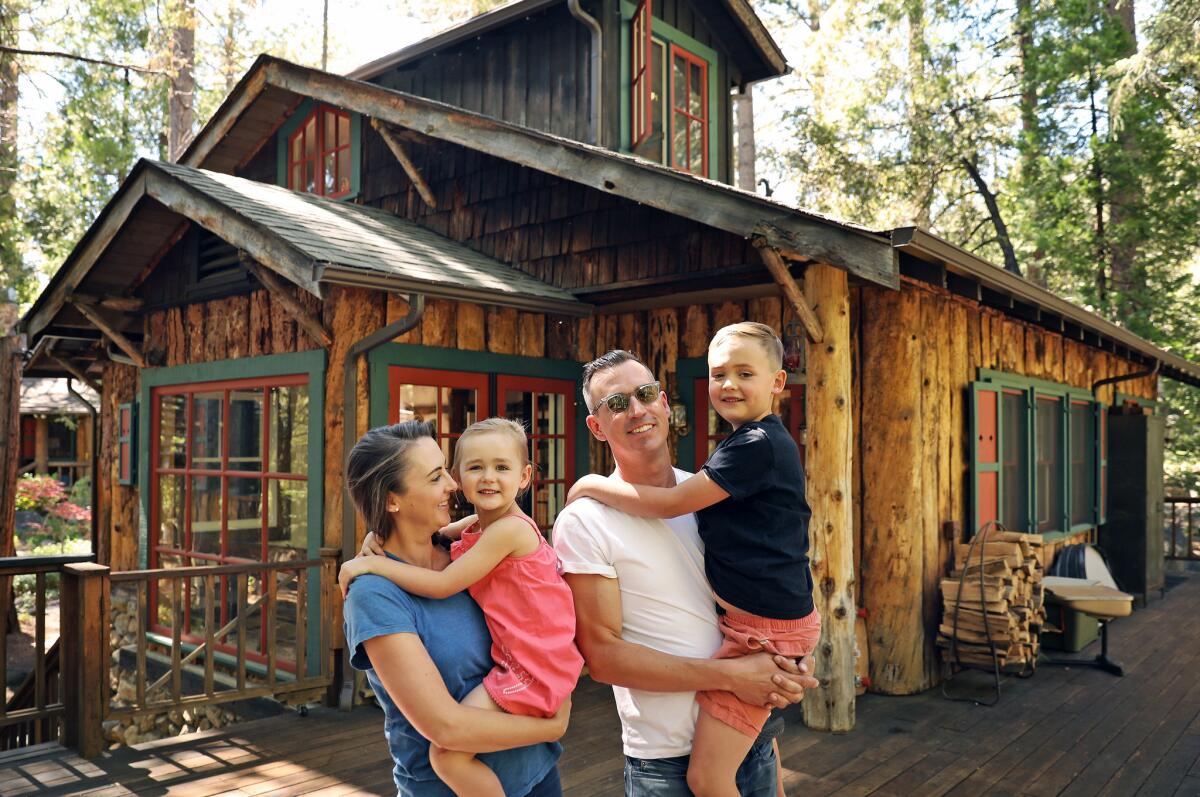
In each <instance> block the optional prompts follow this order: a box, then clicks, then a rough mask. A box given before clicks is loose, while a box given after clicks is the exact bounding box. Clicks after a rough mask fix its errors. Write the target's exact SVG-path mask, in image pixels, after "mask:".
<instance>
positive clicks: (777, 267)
mask: <svg viewBox="0 0 1200 797" xmlns="http://www.w3.org/2000/svg"><path fill="white" fill-rule="evenodd" d="M754 246H755V247H756V248H757V249H758V253H759V254H760V255H761V256H762V259H763V263H764V264H765V265H766V267H767V271H770V272H771V276H772V277H774V278H775V282H776V283H777V284H778V285H779V288H780V290H782V291H783V295H784V297H785V298H786V299H787V300H788V302H789V303H791V305H792V309H794V310H795V311H796V315H797V316H799V317H800V323H801V324H803V325H804V331H805V332H807V333H808V339H809V341H810V342H812V343H820V342H822V341H823V340H825V331H824V329H823V328H822V326H821V322H820V321H819V320H818V319H817V316H816V314H815V313H813V311H812V307H810V306H809V303H808V302H807V301H805V299H804V294H802V293H800V288H799V286H797V285H796V280H794V279H792V273H791V272H790V271H788V268H787V266H786V265H784V262H783V257H781V256H780V254H779V252H778V250H776V249H772V248H771V247H770V246H767V243H766V241H764V240H763V239H761V238H758V239H755V241H754Z"/></svg>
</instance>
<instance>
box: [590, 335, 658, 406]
mask: <svg viewBox="0 0 1200 797" xmlns="http://www.w3.org/2000/svg"><path fill="white" fill-rule="evenodd" d="M628 362H635V363H637V364H638V365H640V366H642V367H643V368H645V369H646V371H647V372H649V371H650V368H649V367H648V366H647V365H646V364H645V363H644V362H642V361H641V360H639V359H638V357H637V355H636V354H634V353H633V352H628V351H625V350H624V349H613V350H612V351H606V352H605V353H604V354H601V355H600V356H599V357H597V358H596V359H594V360H592V361H591V362H590V363H588V364H587V365H585V366H583V403H584V404H586V405H587V409H588V413H589V414H591V412H592V411H593V410H594V409H595V407H594V406H593V405H592V395H591V393H590V392H589V391H590V389H591V386H592V378H593V377H595V376H596V374H598V373H601V372H602V371H607V370H609V369H610V368H616V367H617V366H618V365H620V364H621V363H628Z"/></svg>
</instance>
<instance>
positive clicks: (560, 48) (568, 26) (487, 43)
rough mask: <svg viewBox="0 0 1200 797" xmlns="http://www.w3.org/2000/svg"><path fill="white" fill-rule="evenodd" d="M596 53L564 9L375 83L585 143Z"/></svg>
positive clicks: (458, 47)
mask: <svg viewBox="0 0 1200 797" xmlns="http://www.w3.org/2000/svg"><path fill="white" fill-rule="evenodd" d="M590 46H591V41H590V34H589V33H588V30H587V28H585V27H584V26H583V25H582V24H580V23H579V22H577V21H576V20H575V19H573V18H572V17H571V15H570V13H569V12H568V11H567V8H566V4H565V3H564V4H562V5H561V6H555V7H553V8H551V9H549V10H547V11H545V12H543V13H541V14H537V15H535V16H532V17H530V18H529V19H528V20H524V21H522V22H520V23H516V24H512V25H508V26H506V27H504V28H502V29H500V30H498V31H493V32H490V33H485V34H483V35H482V36H480V37H479V38H477V39H472V40H470V41H468V42H464V43H461V44H458V45H456V46H454V47H452V48H448V49H446V50H443V51H441V52H438V53H433V54H431V55H427V56H425V57H423V58H421V59H419V60H417V61H414V62H412V63H409V64H405V65H404V66H402V67H398V68H396V69H392V70H390V71H388V72H385V73H384V74H382V75H380V76H379V77H378V78H375V79H374V81H373V82H375V83H378V84H379V85H382V86H386V87H388V88H391V89H396V90H398V91H404V92H408V93H411V94H417V95H420V96H422V97H429V98H430V99H433V100H439V101H441V102H445V103H448V104H450V105H456V106H458V107H460V108H465V109H467V110H471V111H478V112H480V113H484V114H487V115H489V116H494V117H496V118H498V119H504V120H506V121H510V122H515V123H517V124H521V125H526V126H528V127H532V128H535V129H537V130H544V131H546V132H548V133H553V134H555V135H559V136H565V137H567V138H572V139H575V140H577V141H583V140H586V139H587V128H588V125H587V92H588V57H589V48H590Z"/></svg>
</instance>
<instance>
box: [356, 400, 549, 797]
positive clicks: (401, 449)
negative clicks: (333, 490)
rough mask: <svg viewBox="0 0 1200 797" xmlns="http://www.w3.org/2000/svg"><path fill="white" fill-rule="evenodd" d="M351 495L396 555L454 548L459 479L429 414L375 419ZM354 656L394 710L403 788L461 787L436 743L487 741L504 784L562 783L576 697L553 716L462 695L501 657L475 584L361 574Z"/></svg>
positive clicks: (518, 789)
mask: <svg viewBox="0 0 1200 797" xmlns="http://www.w3.org/2000/svg"><path fill="white" fill-rule="evenodd" d="M346 481H347V486H348V488H349V490H350V497H351V498H352V499H353V500H354V503H355V506H356V507H357V508H358V511H359V512H360V513H361V514H362V516H363V518H364V519H365V521H366V524H367V528H368V529H370V530H371V531H372V532H374V533H375V536H376V537H377V538H379V539H380V541H381V543H382V546H383V549H384V552H385V553H386V555H388V556H391V557H394V558H396V559H399V560H401V561H404V562H408V563H409V564H414V565H419V566H421V567H428V568H432V569H437V570H440V569H442V568H444V567H446V565H447V564H449V562H450V555H449V553H448V552H447V551H446V550H445V549H444V548H442V547H440V546H439V545H437V544H435V543H434V539H435V538H436V535H435V534H434V532H436V530H437V529H439V528H441V527H442V526H445V525H446V524H447V523H449V522H450V497H451V496H452V495H453V494H454V491H455V490H456V489H457V488H458V485H457V484H455V483H454V480H453V479H452V478H450V474H449V472H447V470H446V459H445V456H444V455H443V454H442V450H441V447H440V446H439V445H438V444H437V441H436V440H435V439H434V437H433V429H432V427H431V426H430V425H429V424H427V423H422V422H419V421H407V422H405V423H399V424H395V425H394V426H385V427H380V428H378V429H372V430H371V431H369V432H367V433H366V434H365V435H363V437H362V439H361V440H359V441H358V443H357V444H356V445H355V446H354V450H353V451H352V452H351V453H350V459H349V461H348V462H347V465H346ZM345 618H346V640H347V642H348V643H349V644H350V646H351V650H352V651H353V656H352V658H351V664H352V665H353V666H354V667H355V668H357V669H361V670H365V671H366V673H367V680H368V681H369V682H370V684H371V688H372V689H374V690H375V695H376V696H377V697H378V699H379V702H380V705H382V706H383V711H384V731H385V733H386V735H387V740H388V747H389V749H390V750H391V753H392V760H393V761H394V762H395V768H394V769H393V776H394V778H395V781H396V787H397V788H398V789H399V794H401V795H413V796H414V797H425V796H426V795H431V796H432V795H436V796H437V797H443V796H444V795H450V794H452V792H451V791H450V790H449V789H447V788H446V787H445V786H444V785H443V784H442V782H441V781H440V780H438V778H437V776H436V775H435V774H434V772H433V769H432V767H431V766H430V763H429V747H430V744H431V743H432V744H436V745H438V746H439V747H442V748H445V749H448V750H461V751H464V752H471V753H478V754H480V755H479V760H481V761H483V762H485V763H487V765H488V766H490V767H491V768H492V769H493V770H494V771H495V773H496V775H497V777H499V779H500V782H501V784H503V786H504V790H505V793H506V794H508V795H513V796H514V797H520V796H521V795H528V797H550V795H561V794H562V788H561V786H560V785H559V780H558V770H557V768H556V762H557V760H558V756H559V753H560V752H561V748H560V747H559V745H558V744H555V743H554V742H555V740H557V739H558V738H560V737H561V736H562V735H563V733H565V732H566V728H567V718H568V716H569V714H570V701H568V702H567V703H566V704H565V705H564V706H563V708H562V710H560V711H559V713H558V714H557V715H555V716H554V717H552V718H550V719H538V718H533V717H522V716H515V715H511V714H503V713H500V712H495V711H487V710H483V709H476V708H472V707H470V706H465V705H462V704H460V703H459V701H460V700H462V698H463V697H464V696H466V694H467V693H468V692H470V691H471V690H472V689H474V688H475V687H476V686H477V685H478V684H479V683H480V682H481V681H482V680H483V677H484V676H485V675H486V674H487V673H488V671H489V670H490V669H491V667H492V660H491V656H490V650H491V638H490V637H489V636H488V632H487V626H486V625H485V624H484V619H483V613H482V612H480V610H479V607H478V606H476V605H475V603H474V601H472V600H471V598H470V596H469V595H468V594H467V593H466V592H461V593H459V594H457V595H454V596H452V597H449V598H445V599H443V600H433V599H429V598H422V597H419V596H416V595H411V594H409V593H407V592H405V591H404V590H403V589H401V588H400V587H398V586H396V585H395V584H393V583H392V582H391V581H388V580H387V579H385V578H382V577H380V576H374V575H367V576H362V577H360V578H358V579H356V580H355V581H354V583H353V584H352V585H351V587H350V592H349V594H348V596H347V598H346V604H345Z"/></svg>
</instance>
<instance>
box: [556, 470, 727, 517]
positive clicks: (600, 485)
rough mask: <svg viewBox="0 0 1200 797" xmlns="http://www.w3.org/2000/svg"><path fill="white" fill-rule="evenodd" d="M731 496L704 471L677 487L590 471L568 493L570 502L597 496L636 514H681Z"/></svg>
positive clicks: (627, 512)
mask: <svg viewBox="0 0 1200 797" xmlns="http://www.w3.org/2000/svg"><path fill="white" fill-rule="evenodd" d="M728 497H729V493H727V492H725V490H723V489H722V488H721V487H720V485H718V484H717V483H716V482H714V481H713V480H712V479H711V478H709V475H708V474H707V473H705V472H704V471H700V472H699V473H697V474H696V475H694V476H691V477H690V478H688V479H685V480H684V481H682V482H680V483H679V484H677V485H675V486H674V487H651V486H649V485H645V484H630V483H629V482H625V481H621V480H620V479H613V478H606V477H604V476H597V475H595V474H589V475H587V476H584V477H582V478H581V479H579V481H577V482H575V484H574V485H573V486H572V487H571V490H570V492H568V493H567V503H570V502H571V501H574V500H575V499H577V498H593V499H595V500H597V501H599V502H600V503H602V504H607V505H608V506H611V507H612V508H614V509H618V510H620V511H622V512H624V513H625V514H627V515H633V516H635V517H679V516H680V515H686V514H689V513H691V512H699V511H700V510H701V509H706V508H707V507H710V506H712V505H713V504H715V503H718V502H720V501H724V500H725V499H726V498H728Z"/></svg>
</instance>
